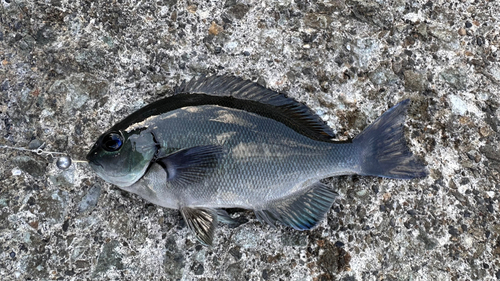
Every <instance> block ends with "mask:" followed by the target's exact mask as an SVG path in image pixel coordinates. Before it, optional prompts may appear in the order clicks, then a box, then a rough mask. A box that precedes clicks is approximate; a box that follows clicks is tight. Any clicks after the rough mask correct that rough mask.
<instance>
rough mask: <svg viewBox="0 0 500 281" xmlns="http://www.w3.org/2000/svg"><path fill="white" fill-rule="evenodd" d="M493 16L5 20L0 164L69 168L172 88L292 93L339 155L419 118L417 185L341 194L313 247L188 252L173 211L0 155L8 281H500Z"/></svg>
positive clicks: (422, 5)
mask: <svg viewBox="0 0 500 281" xmlns="http://www.w3.org/2000/svg"><path fill="white" fill-rule="evenodd" d="M499 15H500V4H499V3H498V1H492V0H490V1H486V0H476V1H470V0H461V1H458V0H449V1H444V0H439V1H402V0H393V1H366V0H331V1H326V0H325V1H307V0H306V1H298V0H295V1H294V0H278V1H266V0H264V1H256V0H241V1H240V0H227V1H217V0H206V1H184V0H142V1H130V0H108V1H88V0H71V1H70V0H46V1H41V0H35V1H27V0H0V62H1V63H0V93H1V100H0V118H1V122H0V132H1V137H0V145H6V146H13V147H20V148H21V147H22V148H26V149H36V148H38V147H39V146H40V145H41V144H42V143H45V145H46V150H47V151H58V152H67V153H69V154H70V155H72V157H73V158H75V159H82V158H83V157H84V156H85V154H86V152H87V151H88V149H89V148H90V146H91V145H92V144H93V142H94V140H95V139H96V137H97V136H98V135H100V134H101V133H102V132H103V131H104V130H105V129H106V128H108V127H109V126H111V125H112V124H114V123H115V122H117V121H119V120H120V119H122V118H124V117H125V116H127V115H128V114H130V113H131V112H133V111H134V110H136V109H138V108H140V107H141V106H143V105H145V104H147V103H149V102H151V101H154V100H156V99H158V98H160V97H162V96H165V95H168V94H169V93H170V92H171V90H172V89H173V87H174V86H176V85H179V84H180V83H181V81H182V80H185V79H190V78H191V77H193V76H199V75H201V74H226V73H228V74H233V75H237V76H241V77H244V78H246V79H251V80H253V81H257V82H259V83H261V84H264V85H266V86H267V87H269V88H271V89H274V90H278V91H282V92H287V93H288V94H289V95H290V96H291V97H294V98H295V99H297V100H299V101H301V102H304V103H306V104H307V105H308V106H310V107H311V108H312V109H314V110H315V111H316V112H317V113H318V114H319V115H320V116H322V118H323V119H324V120H325V121H327V122H328V124H329V125H330V126H332V127H333V128H334V129H335V131H336V132H337V133H338V136H339V138H340V139H342V140H343V139H347V138H352V137H354V136H355V135H356V134H358V133H359V132H360V131H361V130H362V129H363V128H364V127H366V126H367V124H369V123H370V122H372V121H373V120H375V118H376V117H378V116H379V115H380V114H381V113H382V112H384V111H385V110H386V109H388V108H389V107H390V106H392V105H394V104H395V103H397V102H398V101H400V100H402V99H405V98H410V99H411V100H412V105H411V109H410V110H409V114H408V119H407V122H406V127H407V128H406V130H407V138H408V140H409V141H408V142H409V145H410V148H411V150H412V151H413V152H414V153H415V154H417V155H418V156H419V157H421V158H422V159H424V161H425V162H426V163H427V164H428V167H429V170H430V176H429V177H428V178H425V179H421V180H411V181H404V180H389V179H379V178H372V177H358V176H353V177H347V176H344V177H339V178H333V179H327V180H325V182H326V183H328V184H329V185H331V187H332V188H335V189H336V190H338V192H339V193H340V194H341V195H342V198H340V199H339V200H338V201H337V202H336V204H335V205H334V207H333V208H332V210H331V211H330V213H329V214H328V218H327V219H326V220H325V221H324V222H323V223H322V224H321V225H320V226H319V227H318V228H317V229H315V230H313V231H308V232H297V231H294V230H291V229H289V228H285V227H280V228H277V229H273V228H271V227H269V226H268V225H261V224H260V223H259V222H257V221H256V220H255V216H254V215H253V214H252V213H251V212H242V211H238V212H234V214H233V216H234V217H239V216H241V217H245V218H247V219H248V222H247V223H245V224H243V225H241V226H239V227H237V228H234V229H230V228H228V227H227V226H220V227H219V229H218V231H217V235H216V236H217V237H216V239H215V246H214V247H213V248H212V249H209V248H205V247H202V246H200V245H199V244H198V243H197V242H196V241H195V240H194V238H193V236H192V235H191V234H190V233H189V232H188V230H187V229H186V227H185V224H184V222H183V221H182V220H181V219H180V216H179V214H178V212H177V211H173V210H167V209H162V208H159V207H156V206H154V205H152V204H148V203H146V202H145V201H143V200H141V199H140V198H138V197H137V196H134V195H131V194H127V193H125V192H122V191H120V190H119V189H117V188H116V187H113V186H111V185H109V184H106V183H104V182H103V181H102V180H100V179H99V178H97V176H96V175H95V174H94V173H93V172H92V171H91V170H90V169H89V167H88V166H86V165H85V164H81V163H80V164H77V165H73V166H72V167H71V168H70V169H68V170H66V171H61V170H58V169H57V168H56V166H55V161H54V159H53V158H52V157H50V156H49V155H45V154H44V155H37V154H34V153H29V152H23V151H17V150H11V149H10V150H9V149H0V161H1V163H2V164H0V182H1V184H0V279H1V280H179V279H180V280H318V281H319V280H345V281H347V280H496V279H499V278H500V259H499V256H500V225H499V222H500V214H499V187H500V185H499V179H500V177H499V173H500V152H499V142H498V140H499V137H500V135H499V128H500V111H499V110H498V108H499V104H500V98H499V97H498V96H499V93H500V85H499V83H500V64H499V55H500V51H499V47H500V42H499V41H500V16H499Z"/></svg>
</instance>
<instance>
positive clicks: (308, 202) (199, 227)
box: [87, 76, 427, 245]
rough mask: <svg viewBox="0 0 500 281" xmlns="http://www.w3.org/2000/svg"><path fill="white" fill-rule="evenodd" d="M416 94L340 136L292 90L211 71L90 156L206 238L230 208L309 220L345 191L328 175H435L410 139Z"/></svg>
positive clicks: (297, 223) (122, 127)
mask: <svg viewBox="0 0 500 281" xmlns="http://www.w3.org/2000/svg"><path fill="white" fill-rule="evenodd" d="M409 102H410V101H409V100H404V101H402V102H400V103H399V104H397V105H396V106H394V107H392V108H391V109H389V110H388V111H387V112H385V113H384V114H383V115H382V116H380V117H379V118H378V119H377V120H376V121H375V122H373V124H371V125H370V126H368V128H366V129H365V130H364V131H363V132H362V133H361V134H359V135H358V136H357V137H356V138H354V139H353V140H352V141H350V142H336V141H333V140H332V138H334V133H333V131H332V130H331V129H330V128H329V127H328V126H326V125H325V123H324V122H323V121H322V120H321V119H320V118H319V116H317V115H315V114H314V113H313V112H312V111H311V110H310V109H309V108H308V107H306V106H305V105H303V104H301V103H298V102H296V101H294V100H292V99H290V98H287V97H286V96H285V95H283V94H279V93H276V92H274V91H271V90H269V89H266V88H264V87H262V86H260V85H258V84H255V83H252V82H249V81H245V80H243V79H241V78H236V77H228V76H221V77H216V76H213V77H202V78H199V79H193V80H191V81H190V82H189V83H187V84H183V85H182V86H181V87H180V88H179V89H177V90H176V93H175V95H173V96H171V97H168V98H165V99H162V100H159V101H156V102H154V103H152V104H149V105H147V106H145V107H144V108H142V109H140V110H138V111H136V112H134V113H133V114H131V115H130V116H128V117H127V118H125V119H124V120H123V121H121V122H120V123H118V124H116V125H115V126H113V127H112V128H111V129H109V130H108V131H107V132H105V133H104V134H103V135H101V136H100V137H99V139H98V140H97V142H96V143H95V145H94V147H93V148H92V150H91V151H90V152H89V154H88V155H87V159H88V161H89V163H90V166H91V167H92V168H93V169H94V170H95V171H96V173H97V174H98V175H99V176H100V177H101V178H103V179H104V180H106V181H108V182H110V183H113V184H115V185H117V186H118V187H120V188H121V189H123V190H126V191H129V192H132V193H135V194H138V195H140V196H141V197H143V198H144V199H146V200H148V201H150V202H152V203H154V204H157V205H160V206H163V207H166V208H172V209H179V210H180V212H181V213H182V216H183V217H184V219H185V220H186V222H187V225H188V227H189V228H190V229H191V230H192V231H193V233H194V234H195V235H196V237H197V238H198V239H199V240H200V241H201V242H202V243H203V244H206V245H211V244H212V239H213V234H214V230H215V227H216V225H217V222H218V221H225V222H231V221H232V219H231V217H230V216H228V215H227V213H226V212H225V211H224V210H223V208H244V209H251V210H254V212H255V214H256V216H257V218H258V219H259V220H260V221H266V222H268V223H270V224H271V225H275V223H276V222H280V223H282V224H285V225H288V226H291V227H293V228H294V229H297V230H307V229H311V228H313V227H315V226H316V225H317V224H318V223H319V222H320V221H321V220H322V219H323V218H324V217H325V215H326V213H327V212H328V211H329V209H330V207H331V206H332V204H333V201H334V200H335V198H336V197H337V193H335V192H334V191H333V190H331V189H330V188H329V187H327V186H325V185H324V184H322V183H320V181H319V180H321V179H323V178H327V177H332V176H338V175H353V174H358V175H368V176H379V177H388V178H397V179H411V178H416V177H424V176H426V175H427V170H426V168H425V166H424V165H423V164H422V163H421V162H419V161H418V160H416V159H415V158H414V156H413V155H412V153H411V152H410V151H409V150H408V148H407V145H406V142H405V139H404V133H403V126H402V124H403V122H404V119H405V113H406V110H407V107H408V104H409Z"/></svg>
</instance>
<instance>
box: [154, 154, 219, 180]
mask: <svg viewBox="0 0 500 281" xmlns="http://www.w3.org/2000/svg"><path fill="white" fill-rule="evenodd" d="M222 154H223V149H222V147H221V146H217V145H205V146H196V147H191V148H187V149H183V150H180V151H177V152H174V153H172V154H170V155H167V156H165V157H162V158H158V159H156V163H158V164H159V165H161V166H162V167H163V169H165V171H166V172H167V180H168V181H171V182H173V184H180V185H189V184H192V183H195V182H198V181H200V180H202V179H203V178H204V177H206V176H207V175H209V174H210V173H212V171H213V170H214V168H216V167H217V164H218V162H219V159H220V158H221V157H222Z"/></svg>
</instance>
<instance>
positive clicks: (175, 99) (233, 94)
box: [108, 76, 335, 142]
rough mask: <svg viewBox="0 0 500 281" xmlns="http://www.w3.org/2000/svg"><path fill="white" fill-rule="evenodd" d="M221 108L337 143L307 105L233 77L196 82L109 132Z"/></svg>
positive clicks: (206, 78) (143, 110)
mask: <svg viewBox="0 0 500 281" xmlns="http://www.w3.org/2000/svg"><path fill="white" fill-rule="evenodd" d="M207 104H212V105H219V106H224V107H230V108H236V109H241V110H245V111H248V112H252V113H255V114H258V115H261V116H264V117H267V118H271V119H274V120H276V121H278V122H280V123H283V124H285V125H286V126H288V127H290V128H291V129H293V130H294V131H296V132H298V133H299V134H302V135H304V136H306V137H308V138H311V139H314V140H317V141H323V142H334V141H333V140H332V138H334V137H335V134H334V133H333V131H332V129H331V128H330V127H328V126H327V125H326V123H325V122H324V121H323V120H321V118H320V117H319V116H318V115H316V114H315V113H314V112H313V111H312V110H311V109H309V108H308V107H307V106H305V105H304V104H302V103H300V102H297V101H295V100H293V99H291V98H288V97H287V96H285V95H284V94H280V93H277V92H275V91H272V90H269V89H267V88H265V87H263V86H261V85H259V84H257V83H254V82H251V81H247V80H243V79H241V78H238V77H234V76H210V77H200V78H198V79H196V78H193V79H192V80H191V81H189V82H188V83H184V82H183V83H182V85H181V86H179V87H178V88H177V89H176V90H175V92H174V95H173V96H171V97H167V98H164V99H161V100H157V101H155V102H153V103H150V104H148V105H146V106H145V107H143V108H141V109H139V110H137V111H136V112H134V113H132V114H130V115H129V116H127V117H126V118H125V119H123V120H122V121H120V122H119V123H117V124H115V125H114V126H113V127H112V128H111V129H109V130H108V131H109V132H112V131H119V130H122V129H126V128H128V127H129V126H131V125H132V124H136V123H139V122H142V121H143V120H145V119H146V118H149V117H151V116H155V115H160V114H163V113H165V112H169V111H171V110H175V109H178V108H182V107H186V106H201V105H207Z"/></svg>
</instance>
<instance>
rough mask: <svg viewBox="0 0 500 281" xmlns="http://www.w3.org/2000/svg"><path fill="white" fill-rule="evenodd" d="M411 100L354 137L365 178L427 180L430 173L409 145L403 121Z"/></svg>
mask: <svg viewBox="0 0 500 281" xmlns="http://www.w3.org/2000/svg"><path fill="white" fill-rule="evenodd" d="M409 103H410V100H409V99H407V100H404V101H402V102H400V103H398V104H397V105H395V106H394V107H392V108H391V109H389V110H387V111H386V112H385V113H384V114H382V116H380V117H379V118H378V119H377V120H375V122H373V123H372V124H371V125H370V126H368V128H366V129H365V130H364V131H363V132H362V133H361V134H359V135H358V136H356V138H354V140H353V143H355V144H357V145H358V146H359V147H360V149H361V150H362V152H361V167H360V168H361V171H360V174H362V175H371V176H379V177H387V178H397V179H412V178H420V177H425V176H427V174H428V171H427V169H426V167H425V165H424V164H422V163H421V162H420V161H418V160H417V159H416V158H415V157H414V156H413V154H412V153H411V151H410V150H409V149H408V146H407V145H406V141H405V137H404V132H403V122H404V120H405V115H406V110H407V108H408V104H409Z"/></svg>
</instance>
